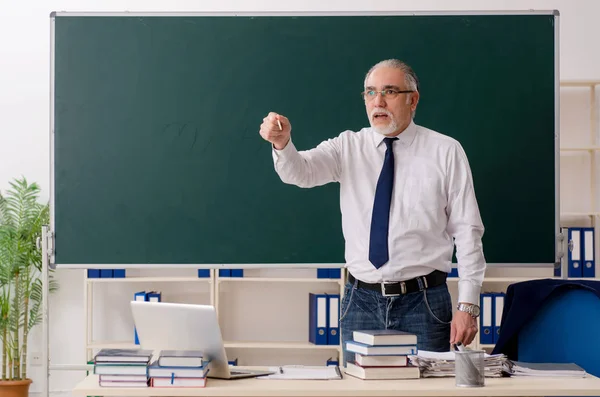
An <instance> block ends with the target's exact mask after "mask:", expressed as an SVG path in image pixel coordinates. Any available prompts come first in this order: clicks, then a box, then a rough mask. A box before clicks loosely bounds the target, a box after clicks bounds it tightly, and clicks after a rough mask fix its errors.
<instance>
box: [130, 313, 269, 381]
mask: <svg viewBox="0 0 600 397" xmlns="http://www.w3.org/2000/svg"><path fill="white" fill-rule="evenodd" d="M131 312H132V314H133V321H134V323H135V328H136V331H137V334H138V339H139V341H140V347H141V348H142V349H151V350H186V349H187V350H201V351H202V352H203V353H204V355H205V356H206V357H207V359H210V364H209V367H208V368H209V370H208V374H207V376H208V377H209V378H219V379H241V378H250V377H256V376H263V375H270V374H273V372H271V371H255V370H246V369H241V368H230V367H229V363H228V361H227V355H226V353H225V345H224V344H223V339H222V336H221V328H220V327H219V322H218V320H217V313H216V312H215V308H214V307H213V306H210V305H194V304H186V303H168V302H143V301H131Z"/></svg>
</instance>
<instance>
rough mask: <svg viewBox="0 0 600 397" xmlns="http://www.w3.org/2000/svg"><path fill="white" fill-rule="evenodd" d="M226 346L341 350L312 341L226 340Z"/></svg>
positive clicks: (334, 346) (337, 346) (337, 347)
mask: <svg viewBox="0 0 600 397" xmlns="http://www.w3.org/2000/svg"><path fill="white" fill-rule="evenodd" d="M225 347H226V348H232V349H233V348H239V349H302V350H304V349H314V350H339V349H340V346H339V345H315V344H312V343H310V342H243V341H240V342H225Z"/></svg>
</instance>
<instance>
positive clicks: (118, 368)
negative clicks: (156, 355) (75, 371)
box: [94, 349, 152, 387]
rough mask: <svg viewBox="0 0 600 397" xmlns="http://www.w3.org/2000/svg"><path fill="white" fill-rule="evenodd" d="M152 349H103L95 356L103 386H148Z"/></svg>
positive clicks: (96, 366)
mask: <svg viewBox="0 0 600 397" xmlns="http://www.w3.org/2000/svg"><path fill="white" fill-rule="evenodd" d="M151 359H152V350H141V349H102V350H100V351H99V352H98V353H97V354H96V356H95V357H94V373H95V374H97V375H98V378H99V384H100V386H101V387H148V363H149V362H150V360H151Z"/></svg>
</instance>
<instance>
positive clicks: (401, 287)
mask: <svg viewBox="0 0 600 397" xmlns="http://www.w3.org/2000/svg"><path fill="white" fill-rule="evenodd" d="M386 284H396V283H395V282H389V283H386V282H385V281H384V282H382V283H381V295H383V296H400V294H388V293H387V292H386V291H385V286H386ZM400 292H401V293H402V294H406V283H405V282H404V281H400Z"/></svg>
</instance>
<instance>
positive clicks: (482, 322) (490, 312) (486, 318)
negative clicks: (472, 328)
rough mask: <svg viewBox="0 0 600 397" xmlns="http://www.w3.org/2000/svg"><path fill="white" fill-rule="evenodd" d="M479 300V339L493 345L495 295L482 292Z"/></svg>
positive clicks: (482, 342)
mask: <svg viewBox="0 0 600 397" xmlns="http://www.w3.org/2000/svg"><path fill="white" fill-rule="evenodd" d="M479 301H480V302H479V308H480V313H479V329H480V332H481V334H480V337H479V341H480V342H481V344H483V345H491V344H493V343H494V296H493V294H491V293H487V292H486V293H482V294H480V296H479Z"/></svg>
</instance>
